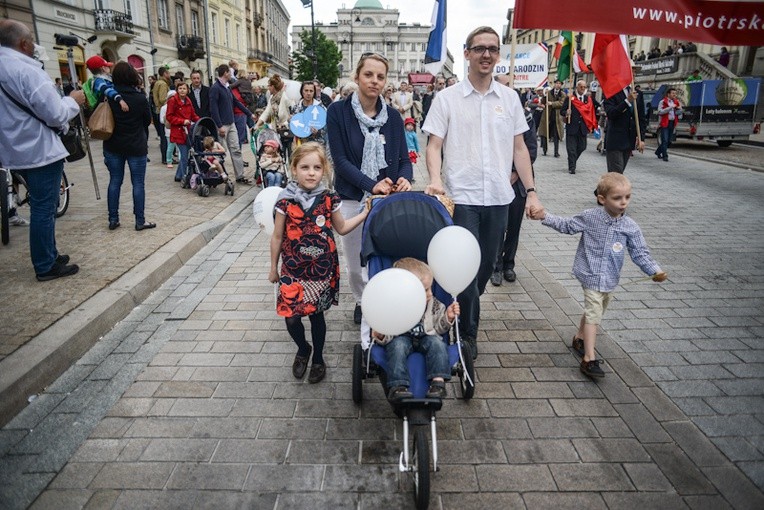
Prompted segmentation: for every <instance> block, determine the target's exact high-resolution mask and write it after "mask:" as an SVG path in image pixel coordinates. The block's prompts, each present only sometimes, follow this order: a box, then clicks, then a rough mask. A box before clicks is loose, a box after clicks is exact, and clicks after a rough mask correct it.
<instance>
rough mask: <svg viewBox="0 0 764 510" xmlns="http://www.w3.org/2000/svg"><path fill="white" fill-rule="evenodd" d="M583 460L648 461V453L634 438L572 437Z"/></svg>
mask: <svg viewBox="0 0 764 510" xmlns="http://www.w3.org/2000/svg"><path fill="white" fill-rule="evenodd" d="M573 446H574V447H575V448H576V451H577V452H578V455H579V456H580V457H581V460H582V461H583V462H648V461H649V460H650V457H649V455H647V452H645V449H644V448H642V446H641V445H640V444H639V442H638V441H637V440H636V439H573Z"/></svg>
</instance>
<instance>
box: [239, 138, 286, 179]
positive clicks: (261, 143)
mask: <svg viewBox="0 0 764 510" xmlns="http://www.w3.org/2000/svg"><path fill="white" fill-rule="evenodd" d="M274 142H275V143H276V144H277V145H278V148H277V150H278V153H279V155H280V156H281V160H282V163H281V165H280V166H279V169H278V170H275V172H276V173H278V174H279V175H280V176H281V187H282V188H283V187H285V186H286V185H287V181H288V180H289V170H288V169H289V161H288V157H289V155H288V154H287V151H286V150H285V148H284V144H283V143H282V137H281V136H280V135H279V134H278V133H277V132H276V131H274V130H273V129H271V128H270V127H268V126H267V125H266V126H264V127H262V128H260V129H258V130H256V131H253V132H252V136H251V137H250V140H249V145H250V148H251V149H252V153H253V154H254V155H255V161H256V163H255V182H257V183H258V184H261V185H262V187H263V188H266V187H267V179H266V173H267V172H273V171H274V170H266V169H264V168H262V167H261V166H260V156H262V155H263V151H264V150H265V145H266V143H271V144H272V143H274Z"/></svg>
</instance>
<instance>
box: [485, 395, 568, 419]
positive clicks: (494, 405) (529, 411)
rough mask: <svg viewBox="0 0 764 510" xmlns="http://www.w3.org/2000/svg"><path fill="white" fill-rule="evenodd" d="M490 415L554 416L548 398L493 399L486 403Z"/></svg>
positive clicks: (497, 416) (501, 416) (502, 416)
mask: <svg viewBox="0 0 764 510" xmlns="http://www.w3.org/2000/svg"><path fill="white" fill-rule="evenodd" d="M488 407H489V408H490V410H491V416H493V417H496V418H517V417H535V416H555V412H554V409H553V408H552V406H551V405H549V401H548V400H544V399H528V400H495V401H490V402H489V403H488Z"/></svg>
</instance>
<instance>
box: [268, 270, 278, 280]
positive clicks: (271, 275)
mask: <svg viewBox="0 0 764 510" xmlns="http://www.w3.org/2000/svg"><path fill="white" fill-rule="evenodd" d="M268 281H269V282H271V283H276V282H277V281H279V271H278V269H276V268H275V267H272V268H271V271H270V272H269V273H268Z"/></svg>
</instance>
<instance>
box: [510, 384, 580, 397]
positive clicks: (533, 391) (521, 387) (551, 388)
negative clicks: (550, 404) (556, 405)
mask: <svg viewBox="0 0 764 510" xmlns="http://www.w3.org/2000/svg"><path fill="white" fill-rule="evenodd" d="M512 390H513V391H514V393H515V396H516V397H517V398H519V399H523V398H572V397H573V394H572V393H571V392H570V388H568V386H567V385H566V384H564V383H555V382H545V383H539V382H536V383H524V382H518V383H512Z"/></svg>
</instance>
